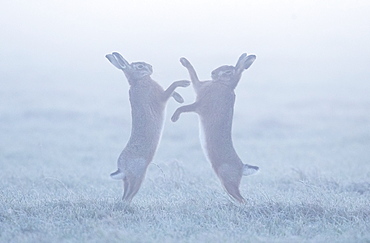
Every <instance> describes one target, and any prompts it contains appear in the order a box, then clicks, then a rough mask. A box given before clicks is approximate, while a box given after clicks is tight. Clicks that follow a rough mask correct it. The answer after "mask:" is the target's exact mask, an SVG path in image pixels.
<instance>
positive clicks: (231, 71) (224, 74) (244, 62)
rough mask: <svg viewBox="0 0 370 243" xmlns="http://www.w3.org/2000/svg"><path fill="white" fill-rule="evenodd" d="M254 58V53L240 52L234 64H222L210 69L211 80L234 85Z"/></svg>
mask: <svg viewBox="0 0 370 243" xmlns="http://www.w3.org/2000/svg"><path fill="white" fill-rule="evenodd" d="M255 60H256V56H255V55H249V56H248V55H247V54H246V53H244V54H242V55H241V56H240V57H239V59H238V62H237V63H236V65H235V67H234V66H228V65H224V66H221V67H219V68H216V69H215V70H213V71H212V73H211V76H212V80H213V81H215V82H220V83H224V84H226V85H230V86H233V87H235V85H236V84H237V83H238V81H239V80H240V77H241V74H242V72H243V71H244V70H246V69H248V68H249V67H250V66H251V65H252V64H253V62H254V61H255Z"/></svg>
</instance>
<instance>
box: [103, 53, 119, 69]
mask: <svg viewBox="0 0 370 243" xmlns="http://www.w3.org/2000/svg"><path fill="white" fill-rule="evenodd" d="M105 57H106V58H107V59H108V60H109V61H110V63H112V64H113V65H114V66H115V67H116V68H118V69H123V68H122V67H121V65H120V64H119V63H118V61H117V59H116V58H115V57H114V56H113V55H112V54H107V55H105Z"/></svg>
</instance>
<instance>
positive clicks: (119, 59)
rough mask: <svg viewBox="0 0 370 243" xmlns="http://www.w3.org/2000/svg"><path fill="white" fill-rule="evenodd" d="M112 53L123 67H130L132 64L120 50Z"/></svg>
mask: <svg viewBox="0 0 370 243" xmlns="http://www.w3.org/2000/svg"><path fill="white" fill-rule="evenodd" d="M112 54H113V56H114V57H115V58H116V59H117V61H118V63H119V65H120V66H121V67H122V68H130V64H129V63H128V62H127V61H126V60H125V59H124V58H123V57H122V56H121V54H119V53H118V52H113V53H112Z"/></svg>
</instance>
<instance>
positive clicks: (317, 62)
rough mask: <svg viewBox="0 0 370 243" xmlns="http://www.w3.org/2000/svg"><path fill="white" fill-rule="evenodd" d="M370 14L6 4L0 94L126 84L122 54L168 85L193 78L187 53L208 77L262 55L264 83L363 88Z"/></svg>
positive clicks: (290, 6) (295, 5)
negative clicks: (115, 55) (114, 55)
mask: <svg viewBox="0 0 370 243" xmlns="http://www.w3.org/2000/svg"><path fill="white" fill-rule="evenodd" d="M369 13H370V2H369V1H366V0H363V1H356V0H348V1H343V0H335V1H334V0H333V1H331V0H329V1H287V0H285V1H273V0H265V1H230V0H227V1H209V0H207V1H205V0H194V1H178V0H175V1H165V0H158V1H118V0H116V1H114V0H104V1H88V2H87V1H80V0H60V1H59V0H52V1H46V0H45V1H25V0H5V1H2V4H1V8H0V31H1V45H0V53H1V54H0V78H1V86H2V88H1V89H5V90H6V89H7V88H9V87H13V88H16V87H30V88H35V85H36V84H37V85H36V87H43V85H45V87H44V88H45V89H46V90H47V89H48V87H52V86H53V87H57V88H58V87H59V88H63V86H68V85H72V86H73V85H79V84H86V83H89V82H91V84H94V80H95V81H96V83H99V82H101V80H102V79H112V78H113V79H118V77H117V75H116V74H117V73H116V72H115V71H114V70H113V68H112V66H111V65H110V64H109V63H108V62H107V60H106V59H105V58H104V55H105V54H106V53H110V52H112V51H119V52H120V53H121V54H122V55H123V56H124V57H125V58H127V59H128V60H129V61H146V62H148V63H150V64H152V65H153V67H154V75H153V77H154V78H155V79H156V80H163V81H161V83H162V84H163V83H165V84H166V83H169V82H170V81H172V80H176V79H184V78H186V77H187V76H185V74H186V72H185V71H184V70H183V67H181V65H180V64H179V61H178V60H179V58H180V57H181V56H185V57H187V58H188V59H189V60H190V61H192V62H193V64H194V65H195V67H196V69H197V71H198V73H199V76H200V78H201V79H208V78H209V77H210V72H211V71H212V70H213V69H215V68H216V67H218V66H220V65H223V64H234V63H235V62H236V60H237V58H238V57H239V55H240V54H241V53H243V52H248V53H253V54H256V55H257V61H256V63H255V64H254V66H253V72H251V74H250V75H251V77H252V78H253V79H254V80H258V82H261V83H264V84H266V85H267V84H268V83H272V82H282V83H289V82H290V83H327V84H328V83H329V84H336V83H342V84H346V85H348V87H350V86H352V85H357V86H359V87H361V88H360V89H361V90H363V88H368V87H369V85H368V83H369V77H370V71H369V67H370V44H369V43H370V32H369V26H370V15H369ZM38 85H39V86H38ZM81 87H83V85H81ZM346 87H347V86H346ZM90 88H91V87H90Z"/></svg>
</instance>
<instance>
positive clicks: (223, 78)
mask: <svg viewBox="0 0 370 243" xmlns="http://www.w3.org/2000/svg"><path fill="white" fill-rule="evenodd" d="M234 74H235V67H233V66H227V65H225V66H221V67H219V68H216V69H215V70H213V71H212V73H211V76H212V80H213V81H220V82H227V81H229V80H230V79H232V78H233V77H234Z"/></svg>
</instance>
